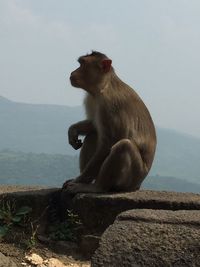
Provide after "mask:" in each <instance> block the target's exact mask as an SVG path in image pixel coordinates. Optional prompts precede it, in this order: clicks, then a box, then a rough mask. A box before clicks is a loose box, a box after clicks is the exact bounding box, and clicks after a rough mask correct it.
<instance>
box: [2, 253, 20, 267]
mask: <svg viewBox="0 0 200 267" xmlns="http://www.w3.org/2000/svg"><path fill="white" fill-rule="evenodd" d="M0 267H17V264H16V263H14V262H13V261H12V260H11V259H10V258H9V257H6V256H4V255H3V254H2V253H1V252H0Z"/></svg>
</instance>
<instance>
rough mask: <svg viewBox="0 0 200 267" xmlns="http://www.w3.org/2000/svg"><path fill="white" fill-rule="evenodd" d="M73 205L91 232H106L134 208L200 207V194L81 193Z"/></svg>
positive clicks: (148, 192) (143, 191)
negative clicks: (124, 212) (121, 216)
mask: <svg viewBox="0 0 200 267" xmlns="http://www.w3.org/2000/svg"><path fill="white" fill-rule="evenodd" d="M72 206H73V208H74V210H75V211H76V212H77V213H78V214H79V216H80V218H81V220H82V222H83V223H84V225H85V226H86V227H87V228H88V229H90V231H91V232H103V231H104V230H105V229H106V228H107V227H108V226H109V225H110V224H112V223H113V222H114V220H115V218H116V216H117V215H118V214H120V213H121V212H123V211H126V210H131V209H156V210H157V209H162V210H200V195H198V194H190V193H175V192H160V191H147V190H141V191H136V192H132V193H123V194H79V195H77V196H76V197H74V199H73V205H72Z"/></svg>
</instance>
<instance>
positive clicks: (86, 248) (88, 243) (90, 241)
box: [80, 235, 100, 259]
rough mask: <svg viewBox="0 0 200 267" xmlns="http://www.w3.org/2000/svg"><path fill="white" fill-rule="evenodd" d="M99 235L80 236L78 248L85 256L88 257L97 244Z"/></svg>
mask: <svg viewBox="0 0 200 267" xmlns="http://www.w3.org/2000/svg"><path fill="white" fill-rule="evenodd" d="M99 240H100V237H99V236H95V235H84V236H82V238H81V242H80V250H81V253H82V254H83V255H84V257H85V258H87V259H90V258H91V256H92V255H93V254H94V252H95V250H96V249H97V248H98V246H99Z"/></svg>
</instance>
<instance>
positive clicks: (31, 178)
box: [0, 150, 200, 193]
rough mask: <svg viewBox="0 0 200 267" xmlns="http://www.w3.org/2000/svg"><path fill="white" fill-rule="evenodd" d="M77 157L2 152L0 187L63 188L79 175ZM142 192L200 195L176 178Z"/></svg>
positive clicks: (149, 182) (151, 181)
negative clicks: (5, 185)
mask: <svg viewBox="0 0 200 267" xmlns="http://www.w3.org/2000/svg"><path fill="white" fill-rule="evenodd" d="M78 173H79V168H78V157H77V156H68V155H58V154H54V155H51V154H44V153H42V154H34V153H23V152H13V151H9V150H5V151H1V152H0V184H16V185H26V184H28V185H44V186H50V187H53V186H56V187H61V186H62V184H63V183H64V182H65V181H66V180H68V179H70V178H74V177H76V176H77V175H78ZM142 188H143V189H151V190H165V191H176V192H193V193H199V192H200V184H195V183H191V182H187V181H184V180H183V179H177V178H174V177H162V176H152V177H147V178H146V179H145V181H144V183H143V184H142Z"/></svg>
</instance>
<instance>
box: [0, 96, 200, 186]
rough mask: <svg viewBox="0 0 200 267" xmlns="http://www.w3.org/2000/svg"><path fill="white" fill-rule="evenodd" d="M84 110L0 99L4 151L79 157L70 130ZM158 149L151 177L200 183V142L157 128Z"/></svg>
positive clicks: (81, 117)
mask: <svg viewBox="0 0 200 267" xmlns="http://www.w3.org/2000/svg"><path fill="white" fill-rule="evenodd" d="M83 118H84V112H83V108H82V107H67V106H58V105H34V104H24V103H16V102H12V101H10V100H8V99H6V98H4V97H0V150H3V149H11V150H14V151H22V152H34V153H50V154H68V155H77V153H78V152H77V151H74V150H73V149H72V148H71V147H70V146H69V145H68V140H67V129H68V127H69V125H71V124H72V123H74V122H76V121H78V120H80V119H83ZM157 136H158V146H157V152H156V157H155V161H154V164H153V167H152V170H151V173H150V176H155V175H159V176H165V177H176V178H181V179H184V180H186V181H188V182H194V183H200V139H198V138H194V137H192V136H189V135H185V134H182V133H178V132H175V131H172V130H168V129H161V128H157Z"/></svg>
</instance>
